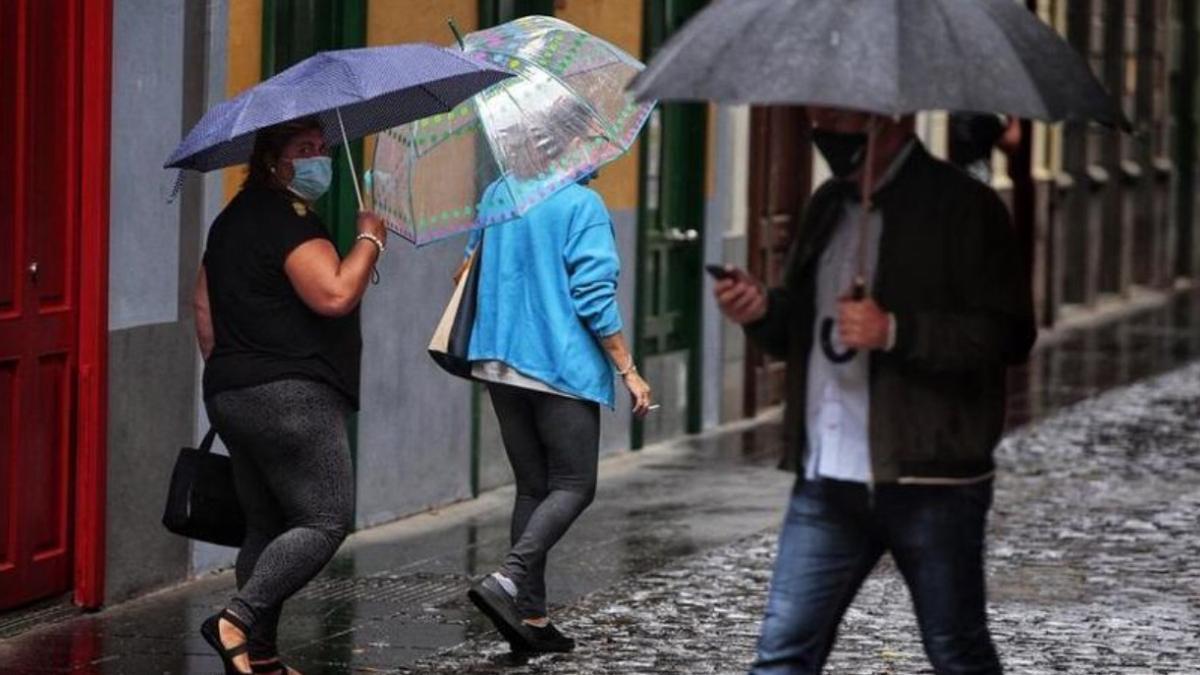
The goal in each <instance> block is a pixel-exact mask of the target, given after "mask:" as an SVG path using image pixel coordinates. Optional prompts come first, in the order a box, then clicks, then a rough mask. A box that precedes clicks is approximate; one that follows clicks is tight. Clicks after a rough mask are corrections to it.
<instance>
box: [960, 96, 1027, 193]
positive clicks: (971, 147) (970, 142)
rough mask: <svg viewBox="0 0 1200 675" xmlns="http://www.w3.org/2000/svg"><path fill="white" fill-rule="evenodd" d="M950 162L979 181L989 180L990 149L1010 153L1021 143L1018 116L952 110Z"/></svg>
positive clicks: (990, 177)
mask: <svg viewBox="0 0 1200 675" xmlns="http://www.w3.org/2000/svg"><path fill="white" fill-rule="evenodd" d="M948 145H949V155H950V163H951V164H954V165H955V166H957V167H958V168H960V169H962V170H964V171H966V172H967V173H969V174H971V175H972V176H974V177H975V178H976V179H978V180H979V181H981V182H983V183H985V184H987V185H991V184H992V149H993V148H999V149H1000V151H1001V152H1003V153H1004V154H1005V155H1008V156H1010V157H1011V156H1012V154H1013V153H1014V152H1016V151H1017V148H1018V147H1020V145H1021V120H1019V119H1017V118H1016V117H1009V118H1008V119H1007V120H1006V119H1005V117H1004V116H1003V115H993V114H981V113H951V115H950V129H949V139H948Z"/></svg>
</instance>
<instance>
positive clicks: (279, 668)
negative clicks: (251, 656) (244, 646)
mask: <svg viewBox="0 0 1200 675" xmlns="http://www.w3.org/2000/svg"><path fill="white" fill-rule="evenodd" d="M250 670H251V672H255V673H282V674H283V675H288V673H291V672H292V669H291V668H289V667H288V665H287V664H286V663H284V662H283V661H281V660H279V657H278V656H276V657H275V658H273V659H271V660H270V661H260V662H258V663H254V662H253V661H252V662H251V663H250Z"/></svg>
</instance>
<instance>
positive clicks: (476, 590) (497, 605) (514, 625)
mask: <svg viewBox="0 0 1200 675" xmlns="http://www.w3.org/2000/svg"><path fill="white" fill-rule="evenodd" d="M467 597H468V598H470V599H471V602H473V603H475V606H476V607H478V608H479V611H481V612H483V613H484V614H485V615H487V618H489V619H491V621H492V623H493V624H494V625H495V626H496V630H498V631H500V634H501V635H503V636H504V639H505V640H508V644H509V645H510V646H512V648H513V650H514V651H530V649H531V648H530V646H529V645H530V641H531V638H532V637H533V633H532V631H531V630H530V629H531V628H533V627H532V626H528V625H526V624H525V622H524V621H522V620H521V614H520V612H519V611H517V603H516V601H515V600H514V599H513V597H512V596H511V595H509V594H508V591H506V590H504V587H503V586H501V585H500V582H499V581H496V579H495V578H493V577H492V576H491V575H488V576H486V577H484V578H483V579H482V580H480V581H477V582H475V583H474V584H471V589H470V590H469V591H467Z"/></svg>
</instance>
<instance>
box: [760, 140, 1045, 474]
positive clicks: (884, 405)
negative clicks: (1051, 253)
mask: <svg viewBox="0 0 1200 675" xmlns="http://www.w3.org/2000/svg"><path fill="white" fill-rule="evenodd" d="M855 190H856V187H854V186H852V185H851V184H849V183H846V182H844V181H836V180H831V181H829V182H826V183H825V184H823V185H822V186H821V187H820V188H819V189H818V190H817V192H816V193H815V194H814V195H813V196H812V199H811V200H810V201H809V204H808V206H807V208H806V210H805V213H804V218H803V223H802V228H801V232H800V235H799V237H798V239H797V241H796V244H795V247H794V248H793V250H792V256H791V260H790V263H789V266H788V271H787V276H786V279H785V283H784V286H783V287H782V288H776V289H772V290H771V291H770V295H769V298H770V301H769V306H768V311H767V315H766V316H765V317H764V318H763V319H762V320H760V321H758V322H757V323H755V324H752V325H749V326H747V327H746V332H747V334H748V335H749V336H750V338H751V339H753V340H754V341H755V342H756V343H757V344H758V345H759V346H760V347H762V348H763V349H764V350H766V351H767V352H768V353H770V354H772V355H774V356H776V357H777V358H784V359H787V363H788V371H787V388H786V398H787V400H786V403H787V408H786V413H785V418H784V426H785V430H786V432H785V433H786V434H787V437H788V438H787V441H788V442H787V444H786V447H787V448H788V449H789V452H788V453H787V456H785V458H784V461H783V465H784V466H785V467H787V468H792V469H796V468H798V467H803V466H804V462H803V457H804V453H805V452H806V451H807V445H808V435H807V430H806V422H807V420H806V414H805V411H806V398H807V383H808V359H809V351H810V350H811V349H812V348H813V334H814V322H815V321H816V320H817V319H818V318H819V317H816V316H814V312H815V309H814V307H815V294H816V293H815V291H816V274H815V273H816V265H814V263H815V262H816V261H817V260H818V259H819V258H820V256H821V253H822V252H823V250H824V248H825V246H826V245H827V244H828V242H829V238H830V234H831V233H832V232H833V229H834V227H835V226H836V225H837V223H838V221H839V220H840V217H841V209H842V204H843V200H845V199H852V198H854V196H855V195H854V192H855ZM875 203H876V205H877V206H878V207H879V208H881V209H882V211H883V231H882V234H881V237H880V242H879V263H878V265H879V267H878V270H877V271H876V274H875V279H874V282H873V288H872V294H873V295H874V297H875V299H876V301H877V302H878V303H879V304H880V306H882V307H883V309H884V310H885V311H888V312H891V313H892V314H894V315H895V317H896V327H897V330H896V344H895V346H894V349H893V350H892V351H890V352H883V351H876V352H872V353H871V355H870V359H871V361H870V396H871V402H870V403H871V417H870V423H869V424H870V429H869V439H870V446H871V467H872V475H873V479H874V480H875V481H876V482H896V481H898V482H922V481H931V482H935V481H937V480H939V479H940V480H947V479H949V480H962V479H971V478H979V477H983V476H986V475H988V474H990V473H991V472H992V471H993V470H994V464H993V461H992V452H993V450H994V448H995V446H996V443H997V442H998V441H999V439H1000V436H1001V433H1002V431H1003V426H1004V415H1005V375H1006V369H1007V366H1009V365H1012V364H1017V363H1020V362H1022V361H1024V360H1025V359H1026V358H1027V357H1028V355H1029V351H1030V349H1031V348H1032V347H1033V343H1034V340H1035V338H1036V336H1037V329H1036V326H1035V323H1034V318H1033V302H1032V297H1031V287H1030V284H1029V277H1028V273H1027V266H1026V265H1025V263H1024V258H1023V256H1022V255H1021V254H1020V252H1019V249H1018V245H1017V240H1016V237H1015V233H1014V232H1013V227H1012V225H1011V223H1010V220H1009V216H1008V211H1007V209H1006V208H1005V206H1004V204H1003V202H1001V201H1000V198H999V196H998V195H997V194H996V193H995V192H994V191H993V190H992V189H991V188H989V187H988V186H986V185H984V184H982V183H980V182H979V181H977V180H974V179H973V178H971V177H970V176H968V175H967V174H966V173H964V172H962V171H961V170H959V169H957V168H955V167H953V166H951V165H950V164H948V163H946V162H943V161H941V160H938V159H936V158H934V157H932V156H930V155H929V153H928V152H926V150H925V148H924V147H921V146H920V145H919V144H918V146H917V147H916V148H914V150H913V152H912V154H910V155H909V157H908V159H907V160H906V161H905V163H904V165H903V166H902V167H901V168H900V171H899V173H897V174H896V176H895V178H894V180H892V181H891V182H889V183H888V184H887V185H886V186H884V187H883V188H882V189H880V190H879V191H878V192H877V193H876V195H875ZM817 348H818V349H820V347H819V346H817Z"/></svg>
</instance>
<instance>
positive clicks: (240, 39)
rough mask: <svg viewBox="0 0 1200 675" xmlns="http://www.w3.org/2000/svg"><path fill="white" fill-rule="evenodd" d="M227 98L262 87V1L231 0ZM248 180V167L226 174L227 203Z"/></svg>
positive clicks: (233, 169) (230, 169) (238, 168)
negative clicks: (259, 83) (246, 179)
mask: <svg viewBox="0 0 1200 675" xmlns="http://www.w3.org/2000/svg"><path fill="white" fill-rule="evenodd" d="M227 56H228V60H227V68H228V70H227V71H226V73H227V74H226V80H225V94H226V96H227V97H233V96H237V95H238V94H240V93H242V92H243V91H245V90H246V89H248V88H250V87H252V86H253V85H255V84H258V81H259V80H260V79H261V75H262V0H231V2H230V3H229V47H228V52H227ZM245 177H246V169H245V167H244V166H235V167H232V168H229V169H225V171H224V181H225V201H227V202H228V201H229V200H230V199H232V198H233V196H234V195H235V194H237V191H238V188H239V187H241V185H242V181H243V180H244V179H245Z"/></svg>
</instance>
